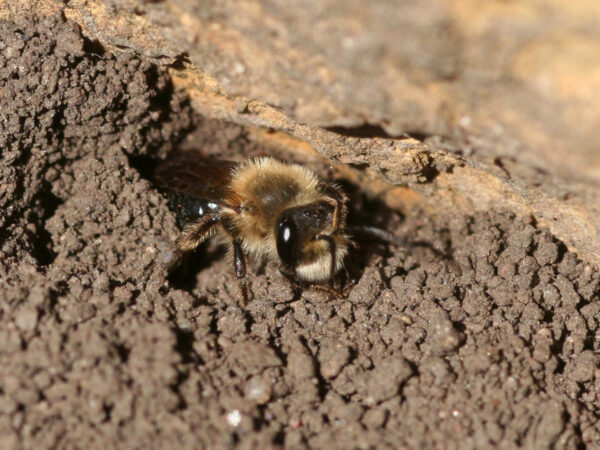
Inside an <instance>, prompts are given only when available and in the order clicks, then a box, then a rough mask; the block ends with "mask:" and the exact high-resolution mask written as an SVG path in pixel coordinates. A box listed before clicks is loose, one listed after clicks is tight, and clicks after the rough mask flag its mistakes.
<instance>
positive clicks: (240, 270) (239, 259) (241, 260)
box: [233, 239, 248, 307]
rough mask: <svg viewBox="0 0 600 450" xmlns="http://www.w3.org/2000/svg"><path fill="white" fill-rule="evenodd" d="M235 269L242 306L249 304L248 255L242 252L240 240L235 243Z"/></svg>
mask: <svg viewBox="0 0 600 450" xmlns="http://www.w3.org/2000/svg"><path fill="white" fill-rule="evenodd" d="M233 268H234V269H235V276H236V277H237V279H238V282H239V286H240V295H241V304H242V306H243V307H246V305H247V304H248V286H247V285H246V255H244V251H243V250H242V242H241V241H240V240H239V239H235V240H234V241H233Z"/></svg>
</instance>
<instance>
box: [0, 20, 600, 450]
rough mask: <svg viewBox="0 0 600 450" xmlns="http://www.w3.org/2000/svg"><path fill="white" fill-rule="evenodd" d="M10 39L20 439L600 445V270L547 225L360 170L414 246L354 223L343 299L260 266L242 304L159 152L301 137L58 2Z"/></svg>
mask: <svg viewBox="0 0 600 450" xmlns="http://www.w3.org/2000/svg"><path fill="white" fill-rule="evenodd" d="M0 36H1V37H2V40H0V106H1V107H0V149H1V153H0V342H2V345H1V346H0V442H2V446H3V447H6V448H19V447H22V448H38V449H39V448H57V447H59V448H109V447H111V448H168V447H170V448H172V447H177V448H205V447H209V446H210V447H215V448H224V447H233V446H239V447H240V448H270V447H279V446H285V447H288V448H303V447H306V448H307V447H311V448H373V447H378V448H387V447H389V448H398V447H412V448H417V447H434V448H483V447H492V446H494V447H502V448H514V447H515V446H523V447H525V448H579V447H585V446H589V447H590V448H591V447H595V446H598V445H600V426H599V425H598V423H599V418H600V417H599V416H600V413H599V404H600V399H599V397H598V396H599V394H598V392H599V389H600V369H599V363H600V356H599V353H598V352H599V351H600V348H599V344H598V342H599V341H598V333H600V328H599V319H598V318H599V317H600V302H598V296H599V293H600V274H599V273H598V272H597V271H596V270H595V269H594V268H593V267H592V266H591V265H589V264H587V263H586V262H584V261H581V260H578V259H577V258H576V257H575V256H574V255H573V254H572V253H570V252H568V251H567V250H566V248H565V246H564V245H563V244H562V243H561V242H559V241H558V240H557V239H555V238H554V237H553V236H552V235H550V234H548V233H547V232H546V231H544V230H542V229H540V228H539V227H537V225H536V223H535V221H534V220H533V219H527V218H526V219H523V218H517V217H515V216H514V215H513V214H511V213H510V212H508V211H489V212H487V213H479V214H477V215H475V216H470V217H467V216H464V215H461V214H458V213H457V214H455V215H447V216H446V215H445V216H443V217H435V218H434V217H428V216H427V215H425V214H419V213H414V214H411V215H409V216H406V217H402V216H400V215H399V214H397V213H396V212H394V211H390V210H388V209H386V207H385V206H384V205H383V204H381V203H379V202H377V201H376V200H372V199H369V198H367V197H366V196H365V195H363V194H361V191H360V188H359V187H357V186H354V185H352V184H351V183H349V182H346V183H344V182H343V181H342V183H344V186H345V189H346V190H347V191H348V193H350V194H351V195H352V198H353V201H352V204H351V208H352V211H351V215H350V222H351V223H353V224H365V223H369V224H372V225H376V226H380V227H385V228H387V229H390V230H391V231H394V232H396V233H397V234H398V235H399V236H401V237H403V238H404V239H405V241H406V245H405V246H401V247H393V246H386V245H384V244H380V243H377V242H365V241H361V240H358V248H357V249H355V250H354V252H353V254H352V255H350V257H349V258H348V269H349V278H350V280H349V283H352V285H351V290H350V292H349V295H348V296H347V297H346V298H337V297H331V296H330V295H328V294H327V293H325V292H322V291H318V290H311V289H308V290H304V291H295V290H294V289H292V287H291V286H290V285H289V283H288V282H287V281H286V280H285V279H283V277H282V276H281V275H280V274H279V272H278V270H277V267H275V266H272V265H269V264H266V265H264V264H261V262H260V261H258V262H256V263H255V264H251V266H250V275H249V281H250V287H251V291H252V300H251V301H250V303H249V304H248V306H247V308H245V309H244V308H241V307H240V306H239V304H238V291H237V283H236V280H235V275H234V273H233V268H232V262H231V261H230V260H229V259H228V256H227V253H226V251H225V250H224V249H222V248H219V247H217V246H215V245H214V244H208V245H205V246H203V247H202V248H200V249H199V250H198V251H196V252H194V253H193V254H190V255H181V254H180V253H179V252H178V251H177V249H176V247H175V245H174V240H175V239H176V237H177V235H178V230H177V227H176V220H175V217H174V215H173V214H172V213H171V212H170V211H169V210H168V208H167V201H166V199H165V198H164V197H163V196H162V195H161V194H160V193H159V192H158V191H157V190H156V189H155V187H154V186H153V184H152V182H151V176H150V175H151V172H152V167H153V165H154V164H155V163H156V161H158V160H159V159H160V158H163V157H164V156H165V155H167V154H168V152H169V151H171V149H173V148H175V147H179V148H194V149H202V151H203V152H204V153H207V154H213V155H219V156H223V157H230V158H240V157H248V156H251V155H255V154H259V153H265V152H267V153H270V154H275V155H278V156H280V157H282V158H286V159H287V158H289V155H287V154H285V153H283V150H281V149H276V148H273V149H265V148H262V147H261V146H260V145H259V144H258V143H257V142H256V141H254V140H253V138H252V135H251V134H250V133H248V132H247V131H246V130H244V129H243V128H241V127H238V126H234V125H230V124H226V123H221V122H215V121H208V120H204V119H202V118H200V117H197V116H195V115H194V113H193V112H192V111H191V109H190V107H189V106H188V102H187V100H186V99H185V97H184V96H183V95H181V94H178V93H177V92H174V91H173V89H172V88H171V84H170V82H169V79H168V77H167V76H166V74H165V73H164V72H162V71H161V70H160V69H158V68H156V67H155V66H152V65H150V64H148V63H145V62H142V61H140V60H139V59H137V58H136V57H135V56H133V55H127V54H121V55H111V54H108V53H106V52H104V51H103V50H102V48H100V47H99V46H98V45H97V44H95V43H93V42H89V41H86V40H85V39H84V38H83V37H82V35H81V33H80V31H79V30H78V28H77V27H76V26H74V25H72V24H71V23H70V22H68V21H66V20H64V19H63V18H61V17H54V18H51V19H47V20H43V21H37V20H33V19H28V18H26V17H22V18H19V19H18V20H16V19H15V20H14V21H11V22H8V21H3V22H0ZM192 129H193V132H191V133H190V131H191V130H192ZM302 162H304V163H305V164H307V165H309V166H311V167H313V168H314V169H315V170H317V171H318V172H319V173H321V174H322V175H324V176H327V175H328V174H329V173H330V168H329V167H328V165H327V164H326V163H325V162H324V161H323V160H322V159H318V158H317V157H316V156H315V157H314V158H311V157H304V160H303V161H302Z"/></svg>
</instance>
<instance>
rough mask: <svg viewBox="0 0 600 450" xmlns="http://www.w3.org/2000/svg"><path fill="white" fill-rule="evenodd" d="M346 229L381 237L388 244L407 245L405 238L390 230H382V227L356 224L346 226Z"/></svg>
mask: <svg viewBox="0 0 600 450" xmlns="http://www.w3.org/2000/svg"><path fill="white" fill-rule="evenodd" d="M346 231H347V232H348V233H350V234H353V235H363V236H371V237H374V238H377V239H379V240H380V241H383V242H387V243H388V244H393V245H402V246H404V245H406V241H405V240H404V239H403V238H401V237H400V236H397V235H395V234H394V233H392V232H390V231H387V230H382V229H381V228H376V227H369V226H356V227H346Z"/></svg>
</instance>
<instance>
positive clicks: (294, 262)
mask: <svg viewBox="0 0 600 450" xmlns="http://www.w3.org/2000/svg"><path fill="white" fill-rule="evenodd" d="M333 214H334V207H333V205H331V204H330V203H328V202H326V201H319V202H315V203H310V204H308V205H302V206H296V207H293V208H288V209H286V210H284V211H283V212H282V213H281V214H280V215H279V217H278V218H277V221H276V225H275V228H276V229H275V233H276V237H277V253H278V255H279V259H280V260H281V262H282V264H283V266H284V268H285V269H286V270H287V271H289V272H291V273H294V274H296V275H299V273H298V271H297V270H296V269H297V268H299V266H305V267H308V266H310V265H315V264H320V265H321V266H323V264H324V267H323V268H322V270H320V272H323V276H319V277H304V278H328V276H329V274H330V270H329V267H330V266H331V265H330V264H329V261H332V258H333V261H334V263H333V265H334V266H336V261H337V259H338V257H339V256H340V255H339V254H336V240H339V239H340V238H343V236H342V235H341V234H338V235H337V239H336V237H335V236H333V235H332V234H333V232H334V229H333ZM342 225H343V224H342ZM340 250H343V254H345V251H346V248H345V245H344V248H339V249H337V251H338V252H339V251H340ZM342 256H343V255H342ZM320 260H324V261H325V263H319V261H320ZM307 281H313V280H307Z"/></svg>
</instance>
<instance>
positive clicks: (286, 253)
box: [277, 219, 298, 267]
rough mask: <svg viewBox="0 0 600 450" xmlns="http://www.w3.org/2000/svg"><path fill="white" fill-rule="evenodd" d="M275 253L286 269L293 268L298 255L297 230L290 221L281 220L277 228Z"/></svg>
mask: <svg viewBox="0 0 600 450" xmlns="http://www.w3.org/2000/svg"><path fill="white" fill-rule="evenodd" d="M277 228H278V230H277V253H278V254H279V258H280V259H281V262H282V263H283V264H284V265H285V266H287V267H294V266H295V265H296V261H297V253H298V251H297V250H298V228H297V227H296V224H295V223H294V222H293V221H292V220H290V219H282V220H281V221H280V222H279V225H278V226H277Z"/></svg>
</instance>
